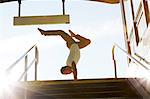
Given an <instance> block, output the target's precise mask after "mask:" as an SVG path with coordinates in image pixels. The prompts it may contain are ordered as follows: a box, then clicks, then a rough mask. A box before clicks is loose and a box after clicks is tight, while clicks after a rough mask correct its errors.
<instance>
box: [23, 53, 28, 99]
mask: <svg viewBox="0 0 150 99" xmlns="http://www.w3.org/2000/svg"><path fill="white" fill-rule="evenodd" d="M27 66H28V55H26V56H25V68H24V69H25V77H24V81H25V82H26V81H27V68H28V67H27ZM24 99H27V88H26V84H25V87H24Z"/></svg>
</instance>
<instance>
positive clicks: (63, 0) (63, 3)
mask: <svg viewBox="0 0 150 99" xmlns="http://www.w3.org/2000/svg"><path fill="white" fill-rule="evenodd" d="M62 6H63V15H65V0H62Z"/></svg>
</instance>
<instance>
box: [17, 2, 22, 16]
mask: <svg viewBox="0 0 150 99" xmlns="http://www.w3.org/2000/svg"><path fill="white" fill-rule="evenodd" d="M18 4H19V8H18V17H20V15H21V0H18Z"/></svg>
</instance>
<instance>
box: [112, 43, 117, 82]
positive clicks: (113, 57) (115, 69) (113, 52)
mask: <svg viewBox="0 0 150 99" xmlns="http://www.w3.org/2000/svg"><path fill="white" fill-rule="evenodd" d="M112 59H113V62H114V71H115V78H116V79H117V67H116V60H115V45H114V46H113V48H112Z"/></svg>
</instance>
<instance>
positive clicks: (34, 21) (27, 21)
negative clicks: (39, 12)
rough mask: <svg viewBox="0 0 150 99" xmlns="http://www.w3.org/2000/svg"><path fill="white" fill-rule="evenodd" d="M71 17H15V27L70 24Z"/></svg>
mask: <svg viewBox="0 0 150 99" xmlns="http://www.w3.org/2000/svg"><path fill="white" fill-rule="evenodd" d="M69 23H70V20H69V15H51V16H21V17H14V25H38V24H69Z"/></svg>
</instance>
